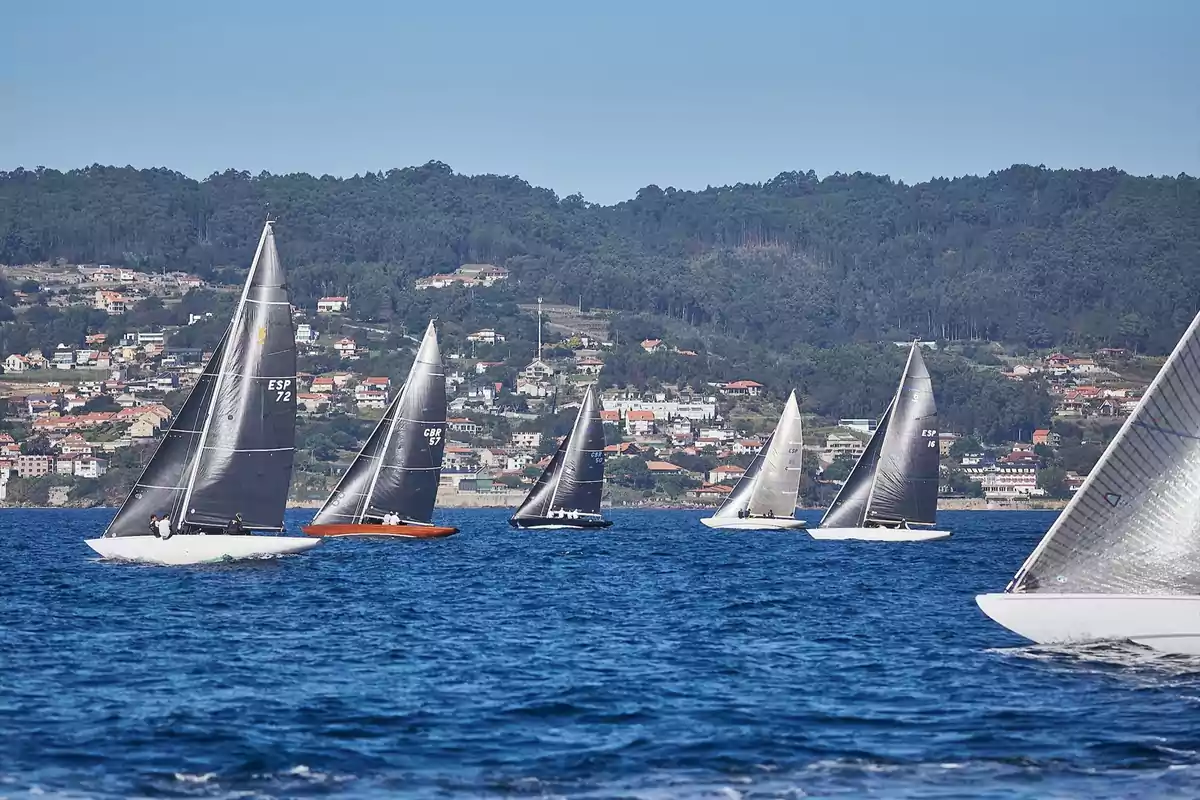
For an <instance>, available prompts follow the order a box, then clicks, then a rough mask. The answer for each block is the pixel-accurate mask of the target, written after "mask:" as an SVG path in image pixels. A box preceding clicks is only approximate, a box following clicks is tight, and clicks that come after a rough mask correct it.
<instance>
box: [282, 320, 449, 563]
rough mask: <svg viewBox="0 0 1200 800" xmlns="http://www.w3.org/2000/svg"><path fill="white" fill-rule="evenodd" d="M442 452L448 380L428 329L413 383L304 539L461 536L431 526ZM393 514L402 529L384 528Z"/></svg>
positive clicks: (410, 378) (401, 394)
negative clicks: (318, 537)
mask: <svg viewBox="0 0 1200 800" xmlns="http://www.w3.org/2000/svg"><path fill="white" fill-rule="evenodd" d="M445 449H446V374H445V371H444V370H443V368H442V355H441V352H440V350H439V349H438V339H437V330H436V329H435V328H434V325H433V322H430V323H429V327H428V328H426V329H425V336H424V338H422V339H421V345H420V347H418V348H417V355H416V358H415V359H414V361H413V365H412V368H411V369H410V370H409V372H408V380H406V381H405V382H404V386H403V387H402V388H401V389H400V391H399V392H397V393H396V396H395V397H394V398H393V399H392V402H391V405H389V406H388V408H387V411H386V412H384V415H383V418H382V419H380V420H379V424H378V425H376V426H375V430H374V431H373V432H372V433H371V435H370V436H369V437H368V438H367V441H366V443H365V444H364V445H363V447H362V450H360V451H359V453H358V457H357V458H355V459H354V462H353V463H352V464H351V465H350V468H349V469H347V470H346V473H345V474H344V475H343V476H342V479H341V480H340V481H338V485H337V487H336V488H334V490H333V493H332V494H331V495H330V496H329V499H328V500H326V501H325V505H323V506H321V510H320V511H318V512H317V515H316V517H314V518H313V521H312V524H311V525H308V526H307V527H305V528H304V532H305V533H306V534H308V535H309V536H387V537H400V538H405V539H431V538H437V537H440V536H450V535H451V534H454V533H458V528H447V527H439V526H436V525H434V524H433V506H434V503H436V502H437V490H438V480H439V479H440V477H441V474H442V453H443V451H444V450H445ZM390 514H395V515H397V516H398V517H399V518H400V523H401V524H399V525H384V524H383V519H384V517H385V515H390Z"/></svg>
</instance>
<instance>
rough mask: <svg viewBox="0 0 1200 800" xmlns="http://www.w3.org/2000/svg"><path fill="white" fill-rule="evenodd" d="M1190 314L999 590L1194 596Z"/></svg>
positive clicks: (1198, 512)
mask: <svg viewBox="0 0 1200 800" xmlns="http://www.w3.org/2000/svg"><path fill="white" fill-rule="evenodd" d="M1198 328H1200V315H1198V316H1197V317H1196V318H1195V319H1193V320H1192V324H1191V325H1190V326H1189V327H1188V329H1187V331H1186V332H1185V333H1184V335H1183V338H1182V339H1181V340H1180V341H1179V344H1178V345H1176V347H1175V350H1174V351H1173V352H1172V353H1171V355H1170V357H1169V358H1168V359H1167V362H1166V364H1164V365H1163V368H1162V370H1161V371H1159V373H1158V375H1157V376H1156V377H1155V378H1154V381H1153V382H1152V383H1151V384H1150V388H1149V389H1147V391H1146V394H1145V395H1144V396H1143V397H1142V399H1141V402H1139V403H1138V405H1137V408H1136V409H1135V410H1134V412H1133V414H1131V415H1130V416H1129V418H1128V419H1126V420H1125V423H1124V425H1122V426H1121V429H1120V431H1118V433H1117V435H1116V436H1115V437H1114V438H1113V440H1112V442H1110V443H1109V445H1108V448H1107V449H1106V450H1105V451H1104V454H1103V456H1101V458H1100V461H1099V462H1098V463H1097V464H1096V466H1095V468H1093V470H1092V472H1091V474H1089V475H1088V478H1087V480H1086V481H1084V484H1083V486H1082V487H1081V488H1080V489H1079V491H1078V492H1077V493H1076V494H1075V497H1073V498H1072V499H1071V502H1070V503H1069V504H1068V505H1067V508H1066V510H1064V511H1063V513H1062V515H1061V516H1059V518H1058V520H1057V521H1055V523H1054V525H1053V526H1052V527H1051V528H1050V530H1049V531H1048V532H1047V533H1046V536H1045V537H1044V538H1043V539H1042V541H1041V543H1040V544H1039V545H1038V546H1037V548H1036V549H1035V550H1034V551H1033V553H1032V554H1031V555H1030V556H1029V558H1028V559H1027V560H1026V562H1025V564H1024V565H1023V566H1022V567H1021V569H1020V571H1018V572H1017V575H1016V577H1014V578H1013V580H1012V582H1011V583H1010V584H1009V587H1008V591H1009V592H1018V593H1024V592H1054V593H1073V594H1148V593H1154V594H1192V595H1194V594H1200V335H1198Z"/></svg>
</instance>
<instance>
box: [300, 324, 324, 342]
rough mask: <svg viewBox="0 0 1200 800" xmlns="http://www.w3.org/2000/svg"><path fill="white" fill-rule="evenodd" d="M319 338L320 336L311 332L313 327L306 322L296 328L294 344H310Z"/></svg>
mask: <svg viewBox="0 0 1200 800" xmlns="http://www.w3.org/2000/svg"><path fill="white" fill-rule="evenodd" d="M318 338H320V334H319V333H317V332H316V331H314V330H313V326H312V325H310V324H308V323H307V322H301V323H300V324H299V325H297V326H296V344H312V343H313V342H315V341H317V339H318Z"/></svg>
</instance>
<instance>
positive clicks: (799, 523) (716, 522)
mask: <svg viewBox="0 0 1200 800" xmlns="http://www.w3.org/2000/svg"><path fill="white" fill-rule="evenodd" d="M700 522H701V523H703V524H704V525H707V526H708V527H710V528H722V529H725V530H738V531H795V530H801V529H803V528H804V526H805V524H806V523H805V522H804V520H802V519H794V518H792V517H743V518H741V519H738V518H737V517H733V518H729V517H704V518H702V519H701V520H700Z"/></svg>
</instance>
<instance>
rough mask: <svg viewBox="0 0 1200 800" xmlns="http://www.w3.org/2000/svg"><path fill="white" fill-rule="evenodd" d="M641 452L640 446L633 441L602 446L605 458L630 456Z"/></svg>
mask: <svg viewBox="0 0 1200 800" xmlns="http://www.w3.org/2000/svg"><path fill="white" fill-rule="evenodd" d="M641 452H642V450H641V448H639V447H638V446H637V445H636V444H634V443H633V442H617V443H616V444H610V445H605V447H604V456H605V458H632V457H633V456H636V455H640V454H641Z"/></svg>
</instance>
